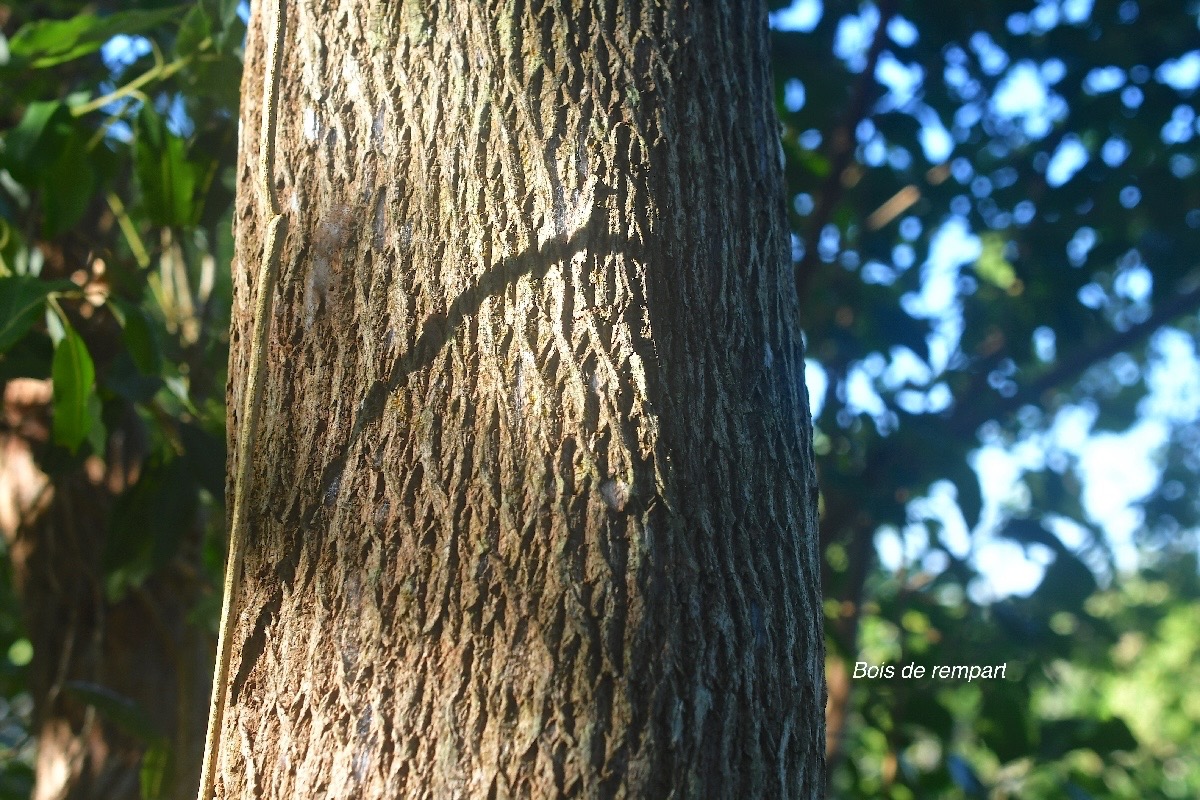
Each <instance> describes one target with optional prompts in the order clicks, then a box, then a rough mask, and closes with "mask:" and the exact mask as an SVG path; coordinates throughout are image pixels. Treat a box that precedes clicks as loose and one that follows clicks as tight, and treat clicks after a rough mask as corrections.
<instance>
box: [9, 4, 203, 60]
mask: <svg viewBox="0 0 1200 800" xmlns="http://www.w3.org/2000/svg"><path fill="white" fill-rule="evenodd" d="M182 13H183V7H182V6H176V7H173V8H161V9H158V10H156V11H142V10H133V11H119V12H117V13H115V14H108V15H106V16H103V17H101V16H97V15H95V14H91V13H82V14H77V15H76V16H74V17H71V18H70V19H63V20H37V21H35V22H30V23H27V24H25V25H23V26H21V29H20V30H18V31H17V32H16V34H14V35H13V37H12V39H11V40H9V51H10V52H11V54H12V55H13V56H14V57H16V58H19V59H23V60H27V61H28V63H29V64H30V65H31V66H33V67H35V68H39V69H41V68H45V67H53V66H55V65H56V64H62V63H64V62H67V61H73V60H74V59H77V58H82V57H83V56H86V55H90V54H91V53H94V52H96V51H97V50H99V49H100V48H101V46H103V45H104V43H105V42H107V41H108V40H109V39H111V38H112V37H113V36H116V35H117V34H119V33H123V34H126V35H132V34H136V33H141V32H142V31H145V30H148V29H150V28H153V27H155V26H157V25H161V24H163V23H164V22H170V21H172V20H175V19H178V18H179V16H180V14H182Z"/></svg>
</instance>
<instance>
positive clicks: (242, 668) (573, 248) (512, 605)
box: [220, 0, 825, 798]
mask: <svg viewBox="0 0 1200 800" xmlns="http://www.w3.org/2000/svg"><path fill="white" fill-rule="evenodd" d="M287 6H288V9H287V11H286V12H285V13H286V14H287V18H286V22H285V31H284V38H285V42H284V45H283V52H284V56H283V59H284V60H283V67H282V75H281V91H280V98H279V104H280V108H281V109H284V112H283V113H282V114H281V119H280V125H279V132H278V136H279V149H278V153H277V156H276V162H275V164H276V166H275V175H276V178H277V186H278V187H279V191H280V199H281V204H282V205H283V207H284V213H286V214H289V215H290V216H291V225H290V231H289V235H288V241H287V242H286V243H285V246H284V247H285V249H284V254H283V259H282V272H281V284H280V285H281V289H280V297H279V301H278V302H277V305H276V313H275V319H274V330H273V333H272V338H271V342H270V350H269V355H268V359H269V362H270V366H269V376H268V378H267V380H266V384H265V389H264V390H265V392H266V399H265V412H264V419H263V425H262V428H261V431H260V433H261V436H260V440H259V441H258V442H257V443H256V446H255V449H254V458H255V461H256V463H255V468H254V475H255V481H254V483H253V486H252V487H251V488H252V492H251V495H250V503H251V507H252V509H253V511H252V514H253V516H254V519H253V524H252V526H251V531H250V535H251V543H250V550H249V552H248V554H247V558H246V563H245V570H246V579H245V581H246V582H245V584H244V589H243V597H242V604H241V608H240V613H239V615H238V617H237V619H236V630H235V634H234V636H235V639H234V647H235V660H234V665H233V669H232V677H231V703H232V705H231V711H230V713H229V714H227V717H226V721H225V726H224V737H223V742H222V745H223V746H222V765H223V766H222V772H221V777H220V783H221V785H222V791H223V793H224V796H237V797H240V796H249V795H251V794H252V795H253V796H260V797H267V798H272V797H278V798H282V797H287V798H293V797H355V798H396V797H431V798H445V797H507V796H522V797H558V796H575V797H617V796H628V797H789V798H791V797H817V796H820V794H821V793H822V791H823V751H824V746H825V742H824V731H823V723H822V708H823V703H824V689H823V683H822V657H823V643H822V633H821V606H820V599H819V598H820V595H819V593H820V580H819V577H818V574H817V564H818V557H817V550H816V519H815V505H816V504H815V500H816V485H815V480H814V476H813V469H812V454H811V441H810V421H809V416H808V409H807V398H806V393H805V388H804V378H803V360H802V348H801V341H800V335H799V332H798V329H797V327H796V300H795V287H794V279H793V276H792V265H791V260H790V257H789V233H788V228H787V223H786V218H785V213H784V194H785V191H784V183H783V175H782V169H781V164H780V155H781V154H780V151H779V143H778V129H777V123H776V120H775V113H774V109H773V104H772V91H773V90H772V82H771V76H770V72H769V63H768V53H767V27H766V13H765V8H764V7H763V6H762V4H761V3H741V2H738V3H734V2H731V0H726V1H725V2H721V1H719V0H711V2H704V3H687V2H684V0H662V1H661V2H654V3H651V2H645V3H641V2H623V3H599V2H594V3H583V4H577V3H567V2H562V3H558V4H543V3H525V2H509V3H494V4H483V3H476V2H468V1H467V0H457V1H455V0H440V1H439V2H429V3H411V2H410V3H403V4H401V3H376V4H372V5H370V6H367V5H366V4H361V5H348V6H347V5H342V6H337V7H334V5H333V4H332V3H329V2H324V3H321V2H314V3H304V4H296V5H292V4H290V3H289V4H287ZM748 12H749V13H748ZM266 13H268V14H270V13H273V12H271V11H267V12H266ZM262 30H263V26H262V18H261V15H259V16H257V17H256V19H255V20H254V21H253V22H252V24H251V32H250V41H249V44H248V51H247V70H246V77H245V79H244V84H243V97H244V98H245V99H246V102H245V103H244V105H243V109H242V114H243V116H242V119H243V135H242V139H241V152H240V157H239V160H240V171H239V175H240V186H239V192H240V196H241V198H242V200H241V202H240V203H239V207H240V209H241V210H240V214H239V217H238V219H237V223H236V227H237V231H236V234H237V253H238V263H237V264H236V265H235V291H236V295H237V302H236V305H237V313H236V316H235V320H236V321H235V332H234V340H233V354H232V357H231V358H232V362H231V374H232V375H234V376H235V378H234V379H233V381H232V383H231V386H230V395H231V396H230V401H231V402H230V405H229V407H230V408H234V409H240V408H241V407H242V404H241V398H240V397H239V395H240V389H241V386H242V382H241V379H240V376H243V375H245V372H246V357H247V351H248V349H249V348H248V344H249V342H248V338H249V336H248V332H249V325H250V320H249V309H250V307H251V306H250V304H249V301H250V300H251V293H252V289H251V287H250V286H249V285H248V280H249V276H251V275H253V274H254V273H255V272H256V270H257V265H258V263H259V259H260V258H261V247H262V244H261V242H262V233H263V227H264V225H265V222H266V214H265V213H264V208H265V198H262V197H260V196H259V195H260V194H261V192H260V191H259V189H258V186H257V160H258V153H257V148H258V120H259V108H260V103H261V97H262V75H263V56H264V44H263V38H262ZM230 435H231V437H232V436H234V435H236V426H231V434H230ZM231 441H232V438H231ZM239 654H240V655H239Z"/></svg>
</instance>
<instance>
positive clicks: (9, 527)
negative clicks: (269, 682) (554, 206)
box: [0, 379, 212, 800]
mask: <svg viewBox="0 0 1200 800" xmlns="http://www.w3.org/2000/svg"><path fill="white" fill-rule="evenodd" d="M3 388H4V391H3V412H4V423H5V425H4V431H3V432H0V535H3V536H4V538H5V541H6V543H7V546H8V547H9V554H10V558H11V560H12V567H13V579H14V586H15V589H16V591H17V595H18V597H19V598H20V600H21V607H22V615H23V617H24V622H25V629H26V630H27V631H28V632H29V638H30V641H31V642H32V644H33V660H32V662H31V663H30V665H29V692H30V695H31V696H32V698H33V720H32V726H31V730H32V732H33V733H34V734H35V735H36V737H37V742H38V746H37V761H36V765H35V769H36V784H35V786H34V791H33V800H138V798H141V797H142V796H143V795H142V791H141V785H140V775H141V772H142V767H143V759H144V758H145V757H146V752H147V749H148V747H149V746H150V744H151V742H150V741H149V739H151V738H155V739H161V748H160V749H161V750H162V752H165V753H169V758H170V761H169V766H167V767H166V771H165V772H163V773H161V775H162V778H163V781H164V783H163V784H162V785H161V791H162V795H161V796H163V797H179V796H184V795H185V794H186V793H187V792H188V791H190V790H191V789H192V787H194V786H195V785H196V782H197V780H198V779H199V770H198V768H197V766H196V765H197V763H198V759H199V756H200V750H201V749H202V748H203V746H204V742H203V736H204V709H205V708H206V702H205V700H206V694H207V691H208V687H209V677H210V674H211V658H212V656H211V652H212V642H211V638H210V637H209V636H208V634H207V631H205V630H203V629H202V628H200V627H198V626H196V625H195V624H193V623H191V622H190V621H189V617H190V616H191V614H192V613H193V611H194V609H195V607H196V604H197V602H198V601H199V598H200V595H201V590H202V588H203V587H204V584H203V581H201V580H200V579H199V570H200V564H199V561H200V559H199V529H198V528H197V527H189V529H188V533H187V534H185V535H183V536H181V537H180V538H181V540H182V546H181V549H180V552H179V553H178V554H177V555H176V556H175V557H174V558H172V559H171V561H170V563H168V564H167V565H165V566H164V567H162V568H161V569H159V570H157V571H156V572H155V573H154V574H153V575H152V576H150V577H149V578H147V579H146V580H145V581H143V582H141V583H140V584H138V585H137V586H135V587H131V588H129V589H127V590H126V591H124V592H122V593H121V596H120V597H119V598H114V597H110V596H109V594H108V593H107V592H106V585H105V577H106V576H105V572H104V559H103V557H102V554H103V553H104V550H105V543H106V539H107V537H108V533H109V531H108V521H109V512H110V510H111V508H112V504H113V502H114V498H116V497H117V496H118V495H119V494H120V493H121V491H123V490H124V489H125V488H126V487H127V485H128V484H129V483H132V482H133V480H134V479H135V476H136V475H137V473H138V472H139V471H140V469H141V466H142V458H143V452H142V450H143V442H142V441H141V440H140V438H139V437H140V436H141V434H142V431H141V429H140V427H139V425H138V422H137V418H136V416H135V415H134V414H133V412H132V410H130V413H129V414H128V416H127V417H126V418H124V419H121V420H120V425H118V426H114V428H113V431H112V435H111V436H110V438H109V442H108V452H107V453H106V457H105V459H104V460H101V459H100V458H97V457H91V458H89V459H87V461H86V462H85V463H84V465H83V466H82V467H79V468H73V469H67V470H62V471H60V472H58V473H56V474H55V475H54V477H53V478H52V477H50V476H48V475H47V474H46V473H45V472H43V471H42V465H41V464H39V463H38V459H39V458H40V457H45V456H46V454H47V453H46V451H47V449H48V447H49V445H48V444H47V441H48V439H49V436H50V432H49V403H50V385H49V382H47V381H40V380H29V379H18V380H15V381H10V382H8V383H7V384H5V385H4V387H3ZM192 523H193V520H188V519H183V520H181V521H180V524H181V525H184V524H186V525H192Z"/></svg>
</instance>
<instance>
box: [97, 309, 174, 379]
mask: <svg viewBox="0 0 1200 800" xmlns="http://www.w3.org/2000/svg"><path fill="white" fill-rule="evenodd" d="M109 303H110V305H111V306H112V307H113V310H114V311H115V312H116V313H115V315H114V316H116V317H117V319H118V321H119V322H120V323H121V339H122V341H124V342H125V347H126V349H127V350H129V355H130V357H131V358H132V359H133V363H134V365H135V366H136V367H137V368H138V371H139V372H141V373H142V374H143V375H158V373H159V370H161V369H162V352H161V350H160V348H159V346H158V339H157V338H156V337H155V335H154V328H153V326H152V325H151V324H150V318H149V317H148V316H147V315H146V312H145V311H143V310H142V309H141V308H140V307H139V306H136V305H134V304H133V303H130V302H127V301H125V300H119V299H116V298H113V299H110V300H109Z"/></svg>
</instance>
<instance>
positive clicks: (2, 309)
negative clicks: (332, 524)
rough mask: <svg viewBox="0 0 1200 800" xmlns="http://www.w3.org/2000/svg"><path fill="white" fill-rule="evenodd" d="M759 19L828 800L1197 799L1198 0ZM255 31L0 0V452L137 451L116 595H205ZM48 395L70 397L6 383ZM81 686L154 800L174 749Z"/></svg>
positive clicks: (10, 589) (115, 517)
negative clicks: (806, 468)
mask: <svg viewBox="0 0 1200 800" xmlns="http://www.w3.org/2000/svg"><path fill="white" fill-rule="evenodd" d="M771 5H772V7H773V8H774V9H775V10H776V13H775V14H774V15H773V17H772V22H773V28H774V29H773V33H772V37H773V47H774V53H773V57H774V63H775V70H776V75H777V80H778V97H777V99H778V106H779V113H780V117H781V121H782V131H783V142H784V151H785V155H786V165H787V172H788V178H789V182H790V186H791V190H792V197H791V198H790V208H791V213H792V223H793V227H794V231H795V236H794V239H793V257H794V260H795V263H796V270H797V286H798V290H799V293H800V297H801V302H802V308H803V319H802V323H803V326H804V328H805V331H806V335H807V342H808V357H809V386H810V391H811V393H812V397H813V405H814V423H815V426H816V449H817V455H818V472H819V477H820V483H821V487H822V497H821V545H822V552H823V558H824V564H823V575H824V579H823V580H824V584H825V585H824V591H825V597H826V612H827V630H828V637H827V638H828V651H829V653H828V664H829V689H830V704H829V715H828V727H829V735H830V741H829V759H830V765H831V776H830V795H831V796H833V797H841V798H859V797H862V798H875V797H886V798H925V797H996V798H1000V797H1014V798H1015V797H1021V798H1043V797H1044V798H1059V797H1068V798H1072V800H1079V799H1080V798H1089V797H1095V798H1109V797H1112V798H1142V797H1169V798H1188V797H1197V796H1200V730H1198V728H1200V699H1198V696H1197V695H1196V693H1195V692H1194V691H1191V692H1190V691H1189V688H1194V687H1195V686H1196V685H1198V684H1200V658H1198V657H1200V624H1197V623H1200V581H1198V579H1197V559H1196V551H1197V541H1196V530H1197V524H1198V523H1200V519H1198V513H1200V512H1198V508H1197V493H1196V491H1195V487H1196V484H1197V471H1198V470H1200V451H1198V445H1200V417H1198V411H1200V408H1198V406H1200V403H1198V402H1197V401H1198V399H1200V365H1198V364H1197V359H1196V350H1197V336H1198V335H1200V325H1198V316H1197V315H1198V313H1200V258H1198V257H1197V256H1196V253H1197V252H1200V248H1198V245H1200V180H1198V176H1197V170H1198V169H1200V163H1198V161H1197V159H1200V147H1198V146H1197V143H1198V142H1200V122H1198V121H1197V114H1196V111H1197V108H1196V105H1197V86H1198V84H1200V6H1198V4H1197V2H1190V1H1187V0H1094V1H1091V0H1022V1H1021V2H1017V1H1016V0H1013V1H1011V2H988V3H961V2H960V3H952V2H937V3H929V2H918V1H917V0H877V2H874V3H871V2H857V1H854V2H850V1H847V2H837V1H835V0H830V1H829V2H825V3H822V2H819V0H797V2H795V3H787V2H772V3H771ZM246 14H247V7H246V5H245V4H244V3H239V2H237V1H236V0H199V1H198V2H187V3H184V4H182V5H181V4H178V3H166V2H156V1H155V0H142V1H141V2H121V3H117V2H91V3H83V2H76V1H74V0H45V2H36V1H35V2H22V3H19V4H16V3H7V4H5V3H0V32H2V34H3V36H2V37H0V383H3V385H4V389H5V395H4V397H5V417H4V427H3V429H2V430H0V436H3V437H4V439H5V442H6V443H11V442H14V441H18V442H21V443H23V444H24V445H25V446H26V447H28V449H29V450H30V452H32V453H33V455H34V458H35V460H36V464H37V466H38V468H39V469H40V470H42V471H44V472H45V473H46V474H48V475H50V476H52V478H53V476H61V475H68V474H83V475H88V474H101V473H104V474H108V473H106V472H105V470H109V472H111V465H112V463H113V462H114V461H117V460H124V461H127V462H129V461H131V462H132V464H133V466H132V467H131V468H129V469H127V470H126V472H125V473H124V479H123V480H122V481H119V482H118V483H117V484H113V485H111V487H110V489H111V494H112V502H111V503H108V504H106V505H105V506H104V508H103V514H104V515H105V516H106V519H105V533H104V538H103V546H102V547H101V548H99V549H98V550H97V551H96V559H98V562H99V563H97V564H95V565H93V566H94V569H95V571H96V574H98V575H100V576H102V583H103V593H104V595H105V597H106V598H107V600H108V601H109V602H113V603H116V602H119V601H120V600H121V598H123V597H125V596H126V595H127V594H129V593H131V592H136V591H137V590H138V588H139V587H140V586H142V585H143V584H144V583H145V582H147V581H149V580H152V579H153V577H154V576H155V575H156V574H160V573H161V572H162V571H163V570H164V569H165V568H166V566H167V565H169V564H171V563H173V562H174V561H177V560H179V559H181V558H184V557H185V556H189V555H190V557H192V558H193V560H195V562H196V564H197V565H198V566H199V568H200V570H201V571H202V573H204V574H205V575H206V577H205V578H204V580H206V581H207V582H208V583H209V585H215V584H216V583H217V582H218V581H219V579H220V569H219V564H220V560H221V549H222V545H221V541H222V535H223V516H224V512H223V501H224V497H223V490H224V464H225V450H224V442H225V437H224V424H225V410H224V395H225V380H226V358H227V351H228V325H229V304H230V293H231V282H230V277H229V268H228V265H229V263H230V260H231V257H232V238H231V222H232V209H233V187H234V159H235V144H236V135H237V134H236V131H237V101H238V94H237V93H238V88H239V83H240V75H241V58H242V50H241V48H242V39H243V36H244V32H245V19H246ZM51 378H52V379H53V395H52V398H51V399H50V400H49V408H42V409H40V410H39V409H36V408H33V409H30V408H27V407H26V406H22V405H21V404H20V402H19V397H20V393H19V392H16V389H15V388H14V387H17V388H19V387H28V386H30V385H31V383H30V382H43V383H44V382H45V381H46V380H48V379H51ZM10 390H11V391H10ZM14 392H15V393H14ZM38 420H41V421H43V422H44V423H45V424H43V425H40V426H39V425H38V424H36V423H37V422H38ZM114 442H125V443H126V444H125V445H123V447H124V449H119V448H117V449H115V447H116V446H115V444H114ZM130 443H136V446H134V444H130ZM6 452H7V451H6ZM14 463H15V462H14V461H13V460H12V459H11V458H9V457H7V456H6V460H5V461H4V462H2V463H0V473H3V472H4V470H6V469H10V468H12V465H13V464H14ZM1130 465H1133V467H1134V468H1136V469H1134V471H1133V472H1132V473H1130V472H1129V471H1128V469H1126V468H1129V467H1130ZM89 470H91V471H90V472H89ZM1123 470H1124V471H1123ZM1130 475H1132V476H1133V477H1130ZM0 483H3V480H0ZM1113 498H1116V499H1117V500H1119V501H1120V502H1116V504H1115V505H1114V502H1115V501H1114V500H1113ZM1121 498H1125V499H1124V500H1121ZM26 500H27V502H25V503H24V505H22V502H21V497H20V493H19V492H15V491H13V490H11V489H6V490H5V493H2V496H0V505H6V508H7V509H8V510H5V509H0V511H5V513H3V514H0V528H2V529H3V533H4V541H5V543H6V546H7V549H6V551H5V556H4V557H5V559H6V560H7V561H8V562H9V564H8V566H9V567H10V568H9V569H5V570H4V571H3V577H2V578H0V655H2V656H3V658H0V798H3V797H24V796H28V794H29V792H30V789H31V783H32V780H33V763H34V748H35V747H36V744H37V742H36V738H37V737H36V731H37V726H36V724H35V720H34V715H35V710H34V709H35V707H36V706H38V704H39V703H40V702H42V701H43V699H42V698H39V697H38V696H37V695H38V691H40V690H39V688H38V687H39V686H40V685H41V684H39V681H38V680H36V677H37V676H36V675H34V674H32V673H31V672H30V670H31V668H32V667H33V666H36V664H37V660H36V658H35V656H36V652H35V646H34V644H35V643H36V642H38V641H40V640H39V638H38V636H39V635H41V636H43V637H44V636H52V635H53V633H54V632H53V631H48V630H46V629H44V628H43V629H42V630H40V631H34V630H30V624H31V620H36V619H37V615H36V614H35V613H33V612H32V611H31V609H30V608H29V607H28V603H25V604H24V605H23V603H22V598H25V599H28V597H29V591H28V587H27V586H25V587H23V586H22V585H20V584H21V581H20V579H19V577H18V579H16V580H14V578H13V577H12V576H14V575H16V576H20V575H22V574H24V573H23V562H22V561H21V559H22V558H23V557H24V556H23V555H22V553H23V552H24V551H23V550H22V549H21V548H20V547H18V546H15V545H19V544H20V543H21V542H22V538H21V535H20V531H21V530H22V528H21V526H22V524H24V522H25V520H24V518H23V516H22V515H23V514H24V515H30V514H34V513H35V512H36V510H37V504H36V502H35V501H36V498H35V499H34V500H28V498H26ZM1106 500H1107V501H1108V502H1106ZM9 507H11V508H9ZM195 530H199V531H200V537H199V539H198V540H197V541H198V542H199V546H198V548H192V549H189V548H190V547H191V544H192V540H191V539H189V538H188V537H189V535H188V534H187V533H186V532H188V531H195ZM206 597H207V598H208V599H207V600H201V601H200V602H198V604H197V606H196V607H195V608H194V609H193V611H192V613H191V615H190V617H191V621H190V622H189V623H188V624H189V625H192V626H194V627H196V628H197V629H198V630H199V631H201V632H203V631H205V630H206V629H208V628H210V627H211V625H212V624H213V621H214V618H215V613H216V609H215V604H216V597H215V595H214V594H212V593H209V594H207V595H206ZM41 624H42V625H45V622H44V621H42V623H41ZM858 661H865V662H869V663H871V664H882V663H890V664H894V665H896V666H897V667H900V666H903V665H904V664H907V663H916V664H920V665H925V666H927V667H931V666H936V665H941V664H950V665H953V664H981V665H987V664H1000V663H1005V664H1007V665H1008V666H1007V673H1006V678H1005V679H1004V680H991V681H973V682H970V683H967V682H965V681H933V680H929V679H924V680H905V679H901V678H899V677H897V678H894V679H877V680H866V679H860V680H854V679H853V678H852V674H853V670H854V664H855V662H858ZM60 688H61V687H60ZM73 689H74V693H75V695H76V697H77V698H78V699H79V700H80V702H82V703H84V704H86V705H88V706H89V707H90V708H92V709H94V710H95V711H96V713H98V714H100V715H101V716H102V717H105V718H107V719H110V720H111V721H112V722H113V723H114V724H115V725H116V726H117V727H119V728H121V729H122V730H123V731H124V733H125V735H127V736H129V737H132V739H133V740H134V741H135V742H136V743H137V746H138V748H140V749H139V750H138V751H137V752H139V753H141V754H142V755H141V756H140V760H139V761H138V763H137V764H136V768H137V770H138V782H139V788H138V791H139V792H140V794H141V796H143V797H147V798H149V797H158V796H164V795H165V794H166V789H164V787H165V786H167V785H168V784H169V781H168V775H169V771H170V769H171V760H172V757H173V754H172V742H173V741H174V740H171V739H169V738H168V737H166V736H165V735H164V734H163V732H162V731H161V730H158V729H156V728H155V727H154V725H152V724H146V722H145V717H146V714H144V713H142V712H143V711H145V709H139V707H138V701H137V700H136V699H133V698H129V697H123V696H120V695H119V693H117V692H114V691H113V690H112V687H106V686H103V685H91V684H86V685H85V684H82V683H77V684H76V685H74V687H73Z"/></svg>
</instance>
